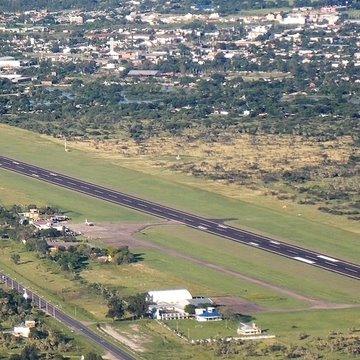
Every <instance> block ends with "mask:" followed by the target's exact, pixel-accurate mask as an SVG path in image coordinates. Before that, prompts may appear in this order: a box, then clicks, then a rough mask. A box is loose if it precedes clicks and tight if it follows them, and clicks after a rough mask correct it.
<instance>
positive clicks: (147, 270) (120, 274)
mask: <svg viewBox="0 0 360 360" xmlns="http://www.w3.org/2000/svg"><path fill="white" fill-rule="evenodd" d="M140 251H141V249H140ZM143 253H144V261H143V262H141V263H136V264H130V265H128V266H116V265H114V264H108V265H107V266H93V267H91V268H89V269H88V270H86V271H84V272H83V273H82V277H83V278H85V279H86V280H88V281H91V279H96V281H97V282H100V283H102V284H105V285H107V286H109V287H111V288H117V289H119V291H120V292H121V294H122V295H123V296H128V295H132V294H135V293H137V292H139V293H142V292H148V291H150V290H159V289H174V288H175V289H179V288H186V289H188V290H189V291H190V292H191V294H192V295H193V296H200V295H202V296H234V297H238V298H243V299H246V300H248V301H251V302H254V303H257V304H258V305H260V306H263V307H268V308H277V309H284V308H299V307H300V308H306V307H307V304H306V303H305V302H303V301H300V300H298V299H295V298H292V297H290V296H286V295H284V294H280V293H278V292H276V291H273V290H271V289H267V288H264V287H262V286H260V285H256V284H253V283H251V282H248V281H245V280H241V279H235V278H234V277H233V276H231V275H228V274H224V273H221V272H219V271H216V270H212V269H209V268H206V267H203V266H201V265H196V264H193V263H191V262H189V261H186V260H184V259H180V258H178V257H176V256H170V255H166V254H163V253H161V252H160V251H156V250H149V249H146V250H144V251H143Z"/></svg>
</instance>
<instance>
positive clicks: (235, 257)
mask: <svg viewBox="0 0 360 360" xmlns="http://www.w3.org/2000/svg"><path fill="white" fill-rule="evenodd" d="M137 236H138V237H139V238H141V239H144V240H146V241H149V242H153V243H156V244H160V245H161V246H163V247H165V248H170V249H174V250H176V251H177V252H179V253H182V254H186V255H189V256H193V257H195V258H198V259H202V260H205V261H206V263H211V264H218V265H221V266H222V267H224V268H225V269H230V270H234V271H237V272H239V273H241V274H247V275H249V276H253V277H255V278H257V279H262V280H264V281H269V282H271V283H272V284H276V285H278V286H281V287H284V288H289V289H292V290H294V291H297V292H299V293H301V294H306V295H307V296H309V297H314V298H317V299H322V300H326V301H333V302H343V303H350V304H353V303H359V301H360V300H359V299H360V287H359V286H358V282H357V280H352V279H348V278H344V277H343V276H339V275H334V274H331V273H328V272H326V271H323V270H321V269H316V268H314V267H312V266H304V264H301V263H298V262H294V261H293V260H289V259H285V258H282V257H279V256H277V255H273V254H270V253H264V252H263V251H261V250H258V249H256V248H251V247H249V246H245V245H241V244H237V243H234V242H231V241H229V242H225V243H222V244H221V246H220V245H219V238H218V237H216V236H213V235H210V234H206V233H202V232H200V231H196V230H193V229H189V228H186V227H183V226H168V225H167V226H157V227H153V228H147V229H145V230H142V231H141V234H138V235H137ZM290 274H291V275H290ZM236 281H238V280H236ZM245 286H247V285H245ZM243 296H244V295H243ZM247 296H249V295H246V296H245V297H246V298H247ZM248 300H251V301H254V300H255V299H250V298H249V299H248ZM255 301H256V300H255Z"/></svg>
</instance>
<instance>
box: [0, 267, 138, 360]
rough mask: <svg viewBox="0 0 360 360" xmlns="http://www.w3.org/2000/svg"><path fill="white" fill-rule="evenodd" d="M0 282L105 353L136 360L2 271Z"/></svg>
mask: <svg viewBox="0 0 360 360" xmlns="http://www.w3.org/2000/svg"><path fill="white" fill-rule="evenodd" d="M0 281H1V282H2V283H4V284H5V285H6V286H7V287H9V288H11V289H13V290H15V291H17V292H18V293H19V294H22V295H24V294H25V293H26V296H27V297H28V299H31V300H32V301H33V302H34V303H35V304H36V306H37V307H38V308H39V309H41V310H43V311H44V312H46V313H47V314H49V315H50V316H52V317H53V318H55V319H57V320H59V321H61V322H62V323H63V324H64V325H66V326H67V327H69V328H70V329H72V330H73V331H76V332H77V333H79V334H82V335H84V336H86V337H87V338H88V339H90V340H91V341H92V342H93V343H95V344H97V345H98V346H99V347H101V348H103V349H104V350H105V351H108V352H110V353H111V354H112V355H114V356H115V357H116V359H119V360H134V359H135V358H134V357H132V356H130V355H129V354H128V353H126V352H125V351H124V350H121V349H120V348H118V347H117V346H115V345H113V344H112V343H110V342H109V341H107V340H106V339H103V338H102V337H101V336H99V335H97V334H96V333H94V332H93V331H91V330H90V329H88V328H87V327H86V326H84V325H83V324H82V323H81V322H80V321H78V320H76V319H74V318H72V317H70V316H69V315H66V314H65V313H64V312H63V311H61V310H60V309H59V308H58V307H57V306H55V305H53V304H51V303H49V302H47V301H46V300H44V299H43V298H41V297H40V296H39V295H37V294H35V293H34V292H32V291H31V290H30V289H27V288H25V287H24V286H22V285H21V284H20V283H18V282H17V281H16V279H15V278H11V277H9V275H7V274H5V273H4V272H3V271H0Z"/></svg>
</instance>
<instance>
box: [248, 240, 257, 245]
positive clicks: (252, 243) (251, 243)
mask: <svg viewBox="0 0 360 360" xmlns="http://www.w3.org/2000/svg"><path fill="white" fill-rule="evenodd" d="M249 244H250V245H253V246H259V244H258V243H255V242H252V241H250V242H249Z"/></svg>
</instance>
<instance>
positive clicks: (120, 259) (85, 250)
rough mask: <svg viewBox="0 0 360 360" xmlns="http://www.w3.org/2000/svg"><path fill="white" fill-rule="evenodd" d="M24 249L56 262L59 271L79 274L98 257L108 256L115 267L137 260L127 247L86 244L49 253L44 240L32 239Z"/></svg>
mask: <svg viewBox="0 0 360 360" xmlns="http://www.w3.org/2000/svg"><path fill="white" fill-rule="evenodd" d="M26 248H27V249H28V250H29V251H37V252H40V253H42V254H43V255H45V256H46V257H47V258H48V259H50V260H52V261H54V262H56V263H57V264H58V265H59V267H60V268H61V270H63V271H70V272H73V273H80V272H81V271H82V270H83V269H84V268H86V266H87V265H88V263H89V261H90V260H96V258H97V257H99V256H108V257H109V258H110V259H111V261H112V262H113V263H115V264H117V265H122V264H129V263H132V262H136V261H138V260H139V257H138V256H136V255H135V254H133V253H132V252H131V251H130V250H129V247H128V246H122V247H120V248H118V249H102V248H98V247H92V246H89V245H87V244H83V243H81V244H79V245H70V246H68V247H65V246H59V247H58V248H57V249H56V250H53V251H51V252H49V245H48V243H47V241H46V239H45V238H41V239H39V238H37V237H33V238H30V239H28V240H27V242H26Z"/></svg>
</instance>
